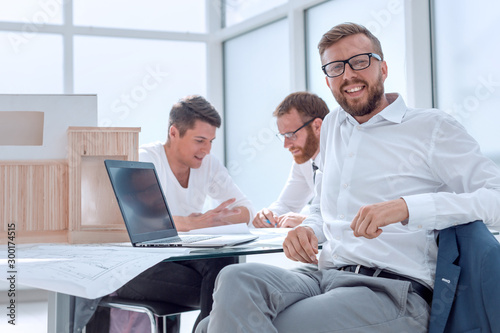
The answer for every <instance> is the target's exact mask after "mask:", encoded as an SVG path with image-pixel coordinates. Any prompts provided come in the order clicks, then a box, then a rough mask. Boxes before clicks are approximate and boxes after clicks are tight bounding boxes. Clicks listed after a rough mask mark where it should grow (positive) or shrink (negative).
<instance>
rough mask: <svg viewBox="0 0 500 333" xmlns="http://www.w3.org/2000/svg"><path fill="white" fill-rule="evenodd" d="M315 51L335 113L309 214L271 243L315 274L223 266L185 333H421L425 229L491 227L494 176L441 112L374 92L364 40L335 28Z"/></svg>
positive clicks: (369, 49) (377, 70) (429, 275)
mask: <svg viewBox="0 0 500 333" xmlns="http://www.w3.org/2000/svg"><path fill="white" fill-rule="evenodd" d="M319 50H320V56H321V61H322V63H323V66H322V69H323V71H324V73H325V75H326V83H327V85H328V87H329V88H330V90H331V91H332V93H333V95H334V97H335V99H336V100H337V102H338V103H339V105H340V107H339V108H337V109H336V110H334V111H332V112H330V114H328V116H327V117H325V119H324V121H323V125H322V130H321V139H320V154H321V161H322V162H321V165H320V172H319V173H318V174H317V175H316V177H317V179H316V180H317V182H318V184H317V186H316V189H317V194H316V197H315V200H314V202H313V207H312V209H311V210H312V213H311V215H309V217H308V218H307V219H306V220H304V222H303V223H302V224H301V225H299V226H298V227H296V228H295V229H293V230H291V231H289V232H288V235H287V237H286V239H285V241H284V243H283V249H284V251H285V254H286V256H287V257H288V258H290V259H292V260H295V261H300V262H304V263H317V262H319V270H318V271H314V272H307V273H299V272H294V271H290V270H286V269H281V268H279V267H273V266H268V265H262V264H254V263H248V264H242V265H237V266H236V265H233V266H229V267H226V268H224V269H223V270H222V271H221V273H220V274H219V276H218V278H217V284H216V287H215V290H216V291H215V293H214V307H213V310H212V312H211V313H210V317H209V318H210V320H209V318H206V319H205V320H204V321H202V322H201V323H200V325H199V326H198V328H197V332H214V333H215V332H217V333H229V332H310V333H314V332H384V333H387V332H398V333H399V332H427V328H428V323H429V314H430V302H431V299H432V288H433V285H434V277H435V274H436V261H437V244H436V234H437V230H442V229H445V228H449V227H452V226H455V225H461V224H466V223H469V222H472V221H475V220H482V221H483V222H484V223H485V224H486V225H490V226H491V225H495V226H498V225H500V169H499V168H498V166H497V165H495V164H494V163H493V162H492V161H491V160H489V159H488V158H486V157H484V156H483V155H482V154H481V152H480V149H479V145H478V144H477V142H476V141H475V140H474V139H473V138H472V137H471V136H470V135H468V134H467V132H466V131H465V129H464V128H463V127H462V126H461V125H460V124H459V123H458V122H457V121H455V120H454V119H453V118H452V117H451V116H449V115H448V114H446V113H444V112H441V111H439V110H436V109H413V108H409V107H407V106H406V105H405V103H404V101H403V99H402V97H401V96H400V95H398V94H395V93H385V92H384V81H385V79H386V78H387V75H388V69H387V64H386V62H385V61H384V56H383V53H382V49H381V47H380V42H379V41H378V39H377V38H376V37H375V36H374V35H373V34H372V33H371V32H370V31H368V30H367V29H366V28H364V27H363V26H360V25H357V24H354V23H345V24H340V25H338V26H335V27H333V28H332V29H331V30H330V31H328V32H327V33H326V34H324V35H323V38H322V39H321V41H320V43H319ZM318 243H323V247H322V251H321V254H320V257H319V260H318V259H317V258H316V255H317V254H318ZM454 268H457V267H454ZM452 294H453V292H452Z"/></svg>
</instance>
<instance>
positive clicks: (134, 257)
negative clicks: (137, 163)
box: [0, 243, 190, 299]
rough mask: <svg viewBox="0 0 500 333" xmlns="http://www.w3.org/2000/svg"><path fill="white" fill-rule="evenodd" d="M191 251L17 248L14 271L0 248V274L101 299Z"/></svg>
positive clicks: (114, 246)
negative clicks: (143, 273)
mask: <svg viewBox="0 0 500 333" xmlns="http://www.w3.org/2000/svg"><path fill="white" fill-rule="evenodd" d="M189 252H190V249H188V248H136V247H132V246H131V245H130V243H120V244H82V245H66V244H36V245H28V244H26V245H17V247H16V264H15V267H14V269H12V267H9V266H10V265H9V266H8V265H7V262H8V260H7V249H6V246H5V245H2V246H0V272H2V273H3V274H7V273H8V272H13V273H9V274H16V283H17V284H18V285H22V286H27V287H33V288H40V289H46V290H50V291H54V292H60V293H64V294H69V295H74V296H80V297H85V298H91V299H93V298H98V297H101V296H105V295H108V294H110V293H112V292H114V291H115V290H117V289H118V288H120V287H122V286H123V285H124V284H125V283H127V282H128V281H130V280H132V279H133V278H134V277H136V276H137V275H139V274H140V273H142V272H143V271H145V270H146V269H148V268H150V267H152V266H154V265H155V264H157V263H159V262H161V261H162V260H164V259H167V258H170V257H172V256H180V255H186V254H188V253H189Z"/></svg>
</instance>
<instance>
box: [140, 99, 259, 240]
mask: <svg viewBox="0 0 500 333" xmlns="http://www.w3.org/2000/svg"><path fill="white" fill-rule="evenodd" d="M220 125H221V119H220V116H219V114H218V113H217V111H216V110H215V108H214V107H213V106H212V105H211V104H210V103H209V102H208V101H206V100H205V99H204V98H203V97H201V96H188V97H185V98H183V99H181V100H180V101H179V102H178V103H176V104H174V105H173V107H172V110H171V111H170V120H169V128H168V137H167V141H166V142H165V143H160V142H155V143H151V144H147V145H143V146H141V148H140V149H139V160H141V161H144V162H152V163H153V164H154V165H155V167H156V171H157V173H158V177H159V179H160V183H161V185H162V189H163V192H164V193H165V197H166V198H167V202H168V205H169V208H170V210H171V212H172V215H173V218H174V222H175V226H176V228H177V230H179V231H188V230H191V229H198V228H204V227H213V226H218V225H223V224H229V223H241V222H248V221H249V219H250V217H251V213H252V212H251V209H252V208H251V203H250V202H249V201H248V200H247V198H246V197H245V196H244V195H243V193H242V192H241V191H240V190H239V188H238V187H237V186H236V185H235V184H234V182H233V181H232V179H231V177H230V176H229V174H228V172H227V169H226V168H225V167H224V166H223V165H222V164H221V163H220V162H219V161H218V160H217V158H216V157H215V156H213V155H211V154H210V150H211V149H212V141H213V140H214V139H215V133H216V129H217V128H218V127H220ZM208 197H210V198H211V199H212V200H214V201H217V202H218V203H219V204H220V205H219V206H218V207H217V208H215V209H212V210H210V211H208V212H205V213H202V212H203V207H204V205H205V201H206V199H207V198H208Z"/></svg>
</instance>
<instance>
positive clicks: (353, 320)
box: [196, 263, 430, 333]
mask: <svg viewBox="0 0 500 333" xmlns="http://www.w3.org/2000/svg"><path fill="white" fill-rule="evenodd" d="M429 314H430V307H429V305H428V304H427V303H426V302H425V300H424V299H422V298H421V297H420V296H418V295H417V294H416V293H414V292H413V291H412V287H411V284H410V283H409V282H407V281H399V280H392V279H385V278H378V277H370V276H365V275H357V274H354V273H350V272H343V271H337V270H335V269H330V270H318V271H316V272H309V273H300V272H293V271H289V270H285V269H282V268H279V267H274V266H269V265H264V264H257V263H248V264H240V265H233V266H228V267H226V268H224V269H223V270H222V271H221V273H220V274H219V276H218V277H217V281H216V286H215V292H214V306H213V310H212V312H211V313H210V316H209V317H207V318H205V319H204V320H203V321H202V322H201V323H200V324H199V325H198V327H197V329H196V333H204V332H211V333H240V332H241V333H243V332H259V333H260V332H266V333H267V332H286V333H293V332H297V333H299V332H300V333H305V332H307V333H317V332H383V333H388V332H397V333H403V332H407V333H409V332H427V326H428V321H429Z"/></svg>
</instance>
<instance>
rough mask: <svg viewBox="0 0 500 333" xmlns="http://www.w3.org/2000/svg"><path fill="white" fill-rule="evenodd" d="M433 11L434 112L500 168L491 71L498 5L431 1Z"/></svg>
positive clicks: (498, 73)
mask: <svg viewBox="0 0 500 333" xmlns="http://www.w3.org/2000/svg"><path fill="white" fill-rule="evenodd" d="M433 5H434V11H435V15H434V17H435V18H436V19H435V20H434V22H433V23H434V36H435V45H434V47H435V66H434V68H435V79H436V86H435V87H436V88H435V90H436V97H437V98H436V104H437V107H438V108H440V109H442V110H445V111H446V112H448V113H450V114H451V115H453V116H454V117H455V118H456V119H457V120H458V121H459V122H461V123H462V124H463V125H464V126H465V128H466V129H467V131H468V132H469V133H470V134H471V135H472V136H473V137H474V138H475V139H476V140H477V141H478V142H479V144H480V146H481V149H482V151H483V153H484V154H485V155H487V156H488V157H490V158H492V159H493V160H494V161H495V162H496V163H497V164H500V146H499V145H498V139H499V134H498V128H497V127H498V126H497V124H498V123H499V122H500V115H499V113H498V105H500V88H499V87H500V68H499V67H498V66H496V65H495V63H496V58H497V57H498V54H499V52H500V45H498V43H496V42H495V40H494V38H493V39H492V37H491V36H497V35H498V33H500V28H499V27H498V24H497V21H498V18H497V15H496V13H498V10H500V4H498V3H495V2H491V1H487V0H478V1H475V2H474V3H470V2H467V1H457V2H454V3H453V6H449V3H448V2H447V1H442V0H435V1H434V3H433ZM485 8H487V10H485ZM457 17H460V19H457ZM437 18H439V19H437Z"/></svg>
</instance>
